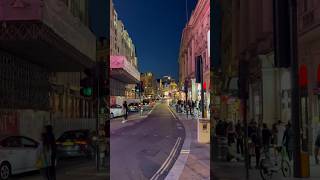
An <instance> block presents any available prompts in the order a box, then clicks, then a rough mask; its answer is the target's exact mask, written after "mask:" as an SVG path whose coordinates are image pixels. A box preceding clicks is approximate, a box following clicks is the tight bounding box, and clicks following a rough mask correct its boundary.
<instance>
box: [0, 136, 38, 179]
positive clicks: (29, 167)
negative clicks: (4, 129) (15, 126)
mask: <svg viewBox="0 0 320 180" xmlns="http://www.w3.org/2000/svg"><path fill="white" fill-rule="evenodd" d="M38 146H39V143H38V142H37V141H35V140H33V139H31V138H28V137H25V136H5V135H0V180H6V179H8V178H9V177H10V176H11V175H14V174H20V173H24V172H28V171H34V170H37V168H36V161H37V154H38V153H37V152H38Z"/></svg>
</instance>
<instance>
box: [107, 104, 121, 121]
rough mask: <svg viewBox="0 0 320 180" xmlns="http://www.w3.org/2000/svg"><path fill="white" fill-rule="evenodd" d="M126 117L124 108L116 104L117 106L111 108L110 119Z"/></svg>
mask: <svg viewBox="0 0 320 180" xmlns="http://www.w3.org/2000/svg"><path fill="white" fill-rule="evenodd" d="M123 115H124V111H123V108H122V106H120V105H118V104H115V105H111V107H110V118H114V117H119V116H123Z"/></svg>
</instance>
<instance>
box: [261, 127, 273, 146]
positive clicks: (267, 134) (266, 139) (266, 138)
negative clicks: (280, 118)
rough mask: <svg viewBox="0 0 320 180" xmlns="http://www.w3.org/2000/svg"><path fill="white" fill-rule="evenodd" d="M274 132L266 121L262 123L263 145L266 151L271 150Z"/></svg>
mask: <svg viewBox="0 0 320 180" xmlns="http://www.w3.org/2000/svg"><path fill="white" fill-rule="evenodd" d="M271 138H272V133H271V130H270V129H269V128H268V126H267V124H266V123H263V125H262V146H263V148H264V150H265V151H266V152H269V148H270V143H271Z"/></svg>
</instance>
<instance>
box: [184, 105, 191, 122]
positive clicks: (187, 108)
mask: <svg viewBox="0 0 320 180" xmlns="http://www.w3.org/2000/svg"><path fill="white" fill-rule="evenodd" d="M189 102H190V101H187V102H186V104H185V109H186V114H187V119H188V118H189V109H190V106H189V104H190V103H189Z"/></svg>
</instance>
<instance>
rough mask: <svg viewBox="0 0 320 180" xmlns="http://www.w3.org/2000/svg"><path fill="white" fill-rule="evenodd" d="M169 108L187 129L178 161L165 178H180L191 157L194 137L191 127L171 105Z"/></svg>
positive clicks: (167, 179) (176, 179)
mask: <svg viewBox="0 0 320 180" xmlns="http://www.w3.org/2000/svg"><path fill="white" fill-rule="evenodd" d="M169 109H170V111H171V112H172V113H173V114H174V115H175V117H176V118H177V119H179V121H181V122H182V125H183V126H184V129H185V138H184V142H183V145H182V148H181V151H180V152H179V156H178V159H177V160H176V162H175V163H174V165H173V166H172V168H171V169H170V171H169V173H168V175H167V177H166V178H165V180H178V179H179V178H180V176H181V174H182V172H183V169H184V167H185V165H186V163H187V160H188V157H189V153H190V146H191V141H192V137H191V130H190V127H186V125H185V124H184V122H183V120H181V118H180V117H179V116H178V115H177V113H176V112H175V111H173V110H172V108H171V107H170V106H169Z"/></svg>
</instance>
